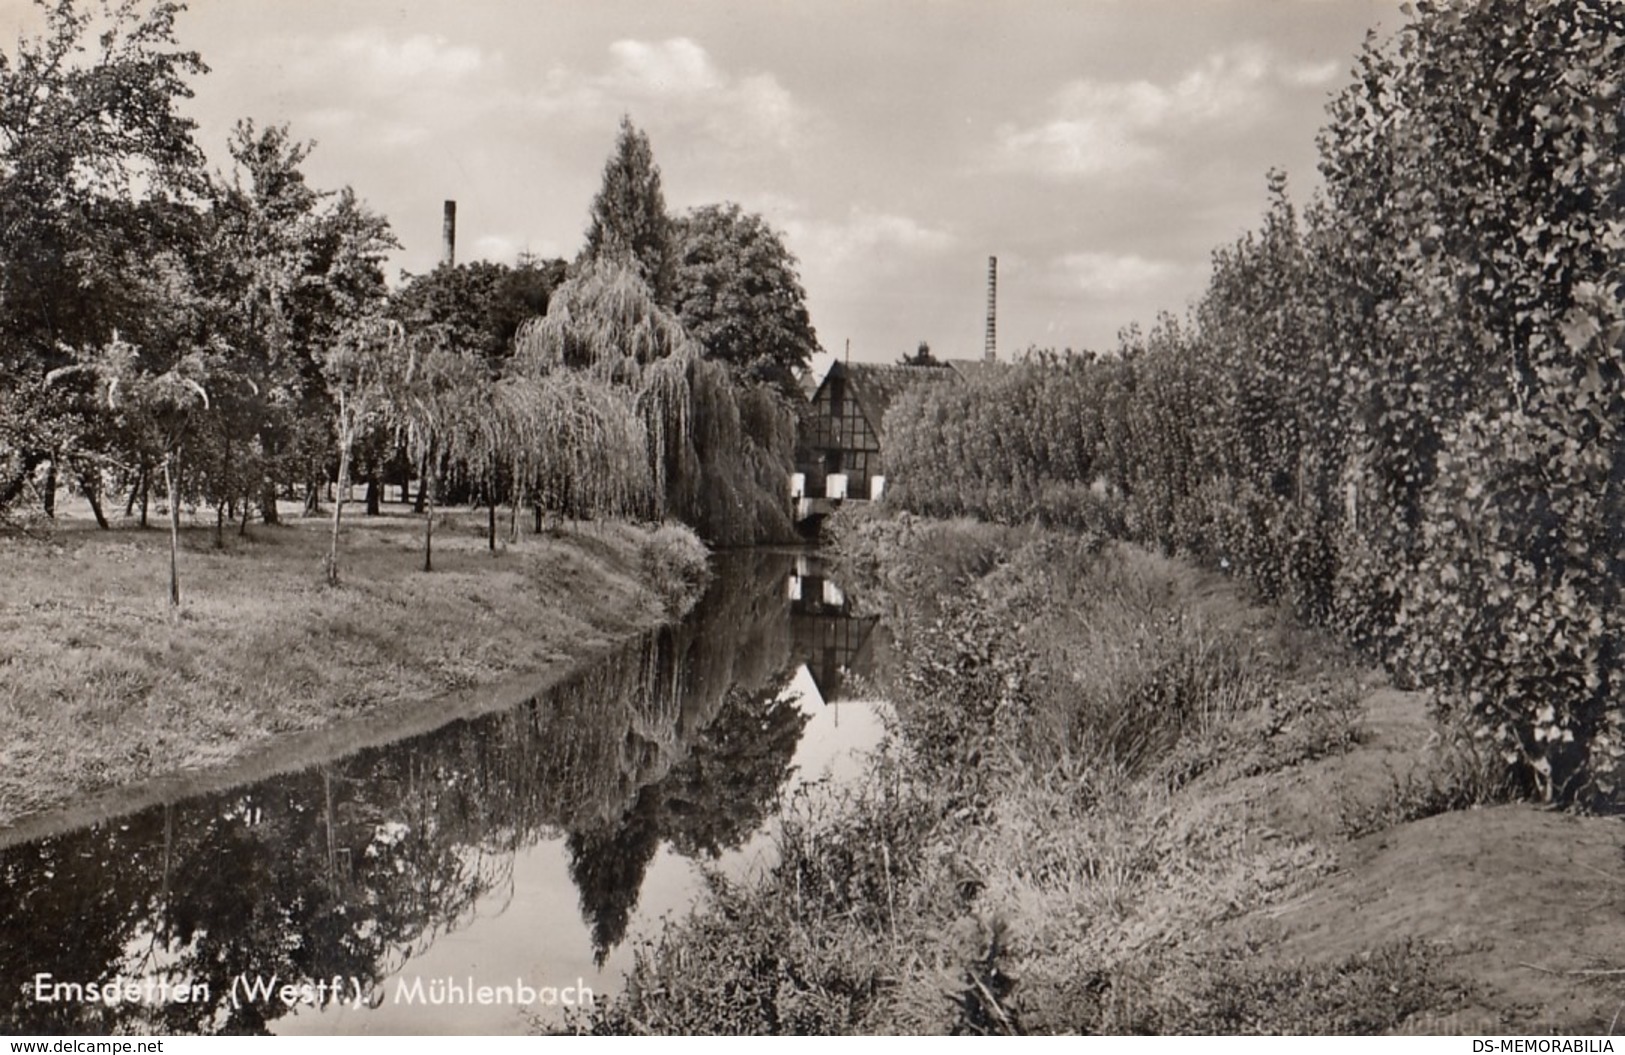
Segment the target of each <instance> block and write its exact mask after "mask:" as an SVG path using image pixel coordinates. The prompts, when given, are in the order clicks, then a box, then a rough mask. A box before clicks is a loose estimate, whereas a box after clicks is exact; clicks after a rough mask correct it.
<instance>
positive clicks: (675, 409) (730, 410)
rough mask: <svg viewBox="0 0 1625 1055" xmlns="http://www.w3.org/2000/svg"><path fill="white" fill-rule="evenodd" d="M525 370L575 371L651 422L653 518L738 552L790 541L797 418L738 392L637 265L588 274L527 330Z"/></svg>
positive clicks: (522, 341)
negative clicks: (681, 524)
mask: <svg viewBox="0 0 1625 1055" xmlns="http://www.w3.org/2000/svg"><path fill="white" fill-rule="evenodd" d="M516 347H517V351H516V352H515V356H514V368H515V370H516V371H518V372H520V373H523V374H524V375H526V376H530V377H543V376H550V375H556V374H559V373H567V372H575V373H577V374H582V375H585V376H587V377H591V378H594V379H596V380H598V381H601V382H604V383H607V384H610V385H613V386H616V387H618V388H620V389H622V390H623V391H627V392H629V393H630V394H631V395H632V397H633V400H634V404H635V406H636V407H637V411H638V414H639V415H640V416H641V418H642V420H643V424H644V434H645V436H646V442H647V460H648V461H647V464H648V469H649V472H648V477H649V480H650V483H651V486H652V488H653V498H654V501H653V503H652V504H651V509H650V512H652V513H654V514H656V515H660V516H665V515H672V516H676V517H678V518H680V519H682V520H683V521H685V522H686V523H689V524H692V525H693V526H694V527H695V528H696V529H697V530H698V531H699V532H700V533H701V534H702V535H704V536H705V537H706V538H708V539H710V540H712V541H715V542H718V543H722V544H737V543H744V542H749V541H759V540H767V539H780V540H784V539H787V538H790V537H793V531H792V529H791V526H790V524H789V519H788V514H787V512H786V510H785V508H784V505H785V503H784V502H782V501H781V500H780V498H779V496H780V494H781V493H782V487H783V481H784V480H785V479H786V478H787V477H788V474H789V471H790V468H789V466H790V462H789V456H790V451H791V446H792V443H793V436H792V434H791V432H792V427H793V425H792V423H793V419H792V418H791V416H790V413H789V411H788V409H787V408H785V407H784V406H783V404H782V402H780V401H776V400H775V399H774V398H773V397H771V396H768V395H764V393H763V391H762V390H761V389H760V388H758V387H756V386H751V387H747V388H739V387H738V386H736V385H734V384H733V382H732V380H731V378H730V377H729V375H728V371H727V369H726V368H725V367H724V366H722V365H721V364H720V363H717V362H715V361H713V360H711V359H709V358H707V357H706V356H705V355H704V352H703V349H701V347H700V346H699V344H698V343H697V342H696V341H695V340H694V339H693V338H692V337H691V336H690V335H689V334H688V332H687V330H685V329H684V328H683V326H682V324H681V323H680V322H678V320H677V318H676V316H674V315H673V314H672V313H671V312H670V311H668V310H666V309H664V308H662V307H660V306H659V305H658V304H657V303H656V302H655V301H654V298H653V297H652V296H651V295H650V294H649V291H648V287H647V286H646V285H644V283H643V282H642V281H641V280H640V279H639V278H638V277H637V275H636V273H635V272H633V271H632V270H630V269H629V268H625V267H621V266H617V265H612V264H599V265H589V266H588V267H585V268H583V269H582V270H581V271H579V272H578V273H577V275H576V276H575V277H573V278H572V279H571V280H570V281H568V282H566V283H565V284H564V285H563V286H561V287H559V290H558V291H557V293H556V295H555V296H554V299H553V304H552V307H551V308H550V310H549V311H548V314H547V316H546V317H545V318H542V319H538V320H535V321H534V322H532V323H531V324H529V325H527V326H526V327H525V328H524V329H522V330H521V331H520V334H519V337H518V339H517V342H516Z"/></svg>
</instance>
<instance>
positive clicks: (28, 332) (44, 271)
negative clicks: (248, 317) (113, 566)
mask: <svg viewBox="0 0 1625 1055" xmlns="http://www.w3.org/2000/svg"><path fill="white" fill-rule="evenodd" d="M37 6H38V7H39V9H40V14H41V16H42V17H43V21H44V29H43V32H42V33H41V34H40V35H38V36H36V37H32V38H26V39H23V40H20V41H19V42H18V43H17V45H16V50H15V51H14V52H13V53H11V54H6V53H4V52H0V407H4V408H5V410H4V412H3V413H0V430H3V431H0V508H4V507H5V506H6V505H7V504H9V503H11V502H13V501H15V499H16V498H17V496H18V495H19V494H20V493H21V491H22V489H23V487H24V485H25V484H26V482H27V480H28V478H29V475H30V474H31V473H32V472H33V470H34V469H35V468H37V467H38V466H40V465H42V464H44V463H46V462H51V463H52V467H53V472H54V467H55V461H54V460H53V459H56V460H60V459H61V457H62V452H63V451H64V449H65V448H68V447H71V446H73V445H74V444H75V443H76V442H77V441H78V440H80V439H82V438H87V430H91V429H93V428H94V425H93V423H96V422H105V419H104V418H102V417H101V416H100V415H98V414H97V413H96V412H95V411H94V410H93V401H92V400H91V399H90V394H89V393H88V392H87V391H84V390H83V389H82V387H79V386H77V385H76V384H75V383H70V384H68V385H65V386H61V387H57V386H53V387H52V388H51V389H50V390H47V389H46V388H45V386H44V377H45V375H46V374H47V372H49V371H50V370H52V369H55V368H57V367H60V366H63V365H67V363H68V357H67V356H66V355H64V353H62V352H61V350H60V349H61V348H62V347H63V346H67V347H73V348H81V347H86V346H88V345H91V344H101V343H105V342H107V341H109V340H110V339H111V335H112V331H113V330H114V329H115V328H118V327H123V328H126V329H128V328H129V327H130V325H131V323H132V321H133V320H132V318H131V312H132V311H135V310H139V305H138V301H139V297H138V296H132V295H131V294H130V292H129V290H130V287H131V285H132V276H131V273H130V270H129V268H130V267H132V266H133V267H135V268H136V270H137V272H139V270H140V268H141V267H142V266H143V265H144V263H145V261H146V260H147V259H149V258H150V256H151V252H150V249H151V246H150V241H149V239H148V237H147V228H146V226H145V225H146V224H147V223H148V222H150V221H151V220H152V219H153V218H154V217H155V215H156V209H157V208H158V206H159V205H160V204H161V203H162V202H164V201H165V200H166V199H170V198H173V197H174V196H175V195H178V194H184V193H185V192H186V191H187V190H189V189H195V188H196V187H197V186H198V184H199V182H200V179H201V154H200V153H199V151H198V149H197V147H196V145H195V143H194V142H193V138H192V134H193V128H194V125H193V122H192V121H191V120H190V119H189V118H187V117H185V116H183V115H182V114H181V113H180V111H179V108H178V102H179V100H182V99H185V98H188V97H190V96H191V94H192V93H191V88H190V86H189V84H188V79H189V78H190V77H192V76H195V75H198V74H201V73H203V72H206V67H205V66H204V65H203V63H202V61H201V60H200V59H199V57H198V56H197V54H196V53H195V52H191V51H187V50H184V49H181V48H180V47H178V46H177V45H176V42H175V36H174V20H175V16H176V15H177V13H178V12H179V11H180V9H181V5H180V4H179V3H174V2H167V0H160V2H156V3H153V4H150V5H141V4H136V3H128V4H119V5H116V6H115V5H113V4H110V3H103V4H97V5H92V4H88V3H85V4H80V3H76V2H74V0H56V2H54V3H45V2H43V0H39V2H38V3H37ZM88 438H89V439H90V440H91V443H90V444H89V446H88V447H87V448H84V449H86V450H89V451H98V450H99V451H101V452H102V456H105V453H106V444H105V442H102V441H104V440H105V439H106V437H105V436H103V437H101V438H100V439H97V438H96V437H94V436H89V437H88ZM99 467H100V466H99V463H98V465H97V468H98V471H99ZM94 486H95V485H94V484H93V483H92V482H91V481H90V480H89V479H87V480H86V487H87V489H92V490H94Z"/></svg>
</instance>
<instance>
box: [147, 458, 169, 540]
mask: <svg viewBox="0 0 1625 1055" xmlns="http://www.w3.org/2000/svg"><path fill="white" fill-rule="evenodd" d="M164 464H165V465H166V466H167V465H168V464H169V463H168V462H165V463H164ZM151 498H152V473H151V472H149V471H148V470H147V468H146V467H145V466H142V468H141V526H142V527H143V528H145V527H146V526H147V504H148V502H149V501H150V500H151Z"/></svg>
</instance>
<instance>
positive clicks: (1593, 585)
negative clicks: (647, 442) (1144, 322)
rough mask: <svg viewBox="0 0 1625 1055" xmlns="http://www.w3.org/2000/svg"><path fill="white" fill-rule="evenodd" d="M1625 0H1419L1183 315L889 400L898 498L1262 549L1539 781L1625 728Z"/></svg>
mask: <svg viewBox="0 0 1625 1055" xmlns="http://www.w3.org/2000/svg"><path fill="white" fill-rule="evenodd" d="M1622 52H1625V9H1622V8H1621V7H1620V5H1617V4H1610V3H1601V2H1590V0H1587V2H1580V3H1575V4H1561V5H1553V4H1542V3H1537V2H1533V0H1499V2H1495V3H1477V2H1466V0H1442V2H1436V3H1428V4H1418V5H1416V14H1415V15H1414V16H1413V18H1412V21H1411V22H1410V24H1409V25H1407V26H1405V27H1404V28H1402V29H1401V30H1400V31H1399V32H1398V33H1397V34H1396V35H1395V37H1394V39H1392V40H1391V41H1389V42H1387V43H1386V44H1380V43H1376V42H1371V43H1368V45H1367V46H1366V48H1365V49H1364V50H1363V51H1362V53H1361V54H1360V55H1359V57H1358V59H1357V61H1356V66H1355V71H1354V73H1355V78H1354V80H1353V81H1352V83H1350V85H1349V86H1348V87H1347V88H1345V89H1344V90H1343V91H1342V92H1341V93H1339V94H1338V95H1337V96H1336V97H1335V98H1334V99H1333V101H1332V103H1331V104H1330V106H1329V107H1328V114H1329V121H1328V123H1327V125H1326V127H1325V128H1324V129H1323V130H1322V133H1321V136H1320V138H1319V145H1320V154H1321V162H1320V170H1321V174H1322V176H1323V178H1324V184H1325V191H1324V193H1323V195H1322V196H1318V197H1317V198H1316V200H1315V201H1314V202H1313V203H1312V204H1311V205H1310V206H1309V208H1307V209H1305V210H1303V211H1302V212H1300V211H1299V210H1297V209H1295V208H1294V207H1293V205H1292V204H1291V203H1290V201H1289V200H1288V197H1287V194H1286V183H1285V177H1284V176H1282V175H1280V174H1279V173H1275V174H1272V176H1271V181H1270V184H1271V185H1270V206H1269V210H1268V212H1267V214H1266V216H1265V218H1264V221H1263V223H1262V225H1261V227H1260V229H1259V230H1258V231H1256V232H1254V233H1252V234H1249V235H1248V236H1246V237H1245V238H1243V239H1242V240H1240V241H1239V242H1237V243H1236V244H1234V245H1232V246H1228V247H1224V248H1221V249H1220V250H1218V251H1217V252H1216V253H1215V254H1214V261H1213V270H1212V278H1211V281H1210V283H1209V286H1208V289H1207V291H1206V293H1205V294H1204V296H1203V297H1202V298H1201V299H1200V301H1199V302H1198V304H1197V305H1196V307H1195V309H1194V311H1193V313H1192V314H1191V316H1190V317H1189V318H1187V319H1185V320H1177V319H1174V318H1172V317H1165V318H1163V319H1162V320H1160V321H1159V322H1158V323H1157V325H1156V326H1155V327H1153V328H1152V329H1151V330H1150V331H1149V332H1143V333H1142V332H1139V331H1137V330H1135V331H1131V332H1129V333H1128V334H1127V336H1126V337H1125V338H1124V340H1123V342H1122V345H1121V347H1120V348H1119V349H1118V354H1116V355H1113V356H1106V357H1101V358H1089V357H1072V358H1068V359H1060V358H1048V359H1045V358H1042V357H1034V358H1033V359H1031V360H1030V361H1028V362H1027V363H1025V364H1020V365H1017V366H1014V367H1012V368H1009V369H1007V370H1005V371H1003V372H1002V373H995V372H988V373H986V374H984V375H982V376H979V377H977V378H974V379H970V380H968V381H967V382H966V383H964V384H961V385H943V386H936V387H935V388H932V389H924V388H922V389H920V390H918V391H916V392H913V393H910V394H909V395H907V396H906V397H904V398H902V399H900V400H898V402H897V403H896V404H895V405H894V406H893V407H892V408H891V409H890V410H889V411H888V416H887V423H886V426H887V444H888V448H887V452H886V457H887V467H888V472H887V476H888V480H889V482H890V485H891V488H892V495H893V497H894V498H895V499H896V500H898V501H901V502H902V503H903V504H905V505H906V506H907V507H908V508H910V509H912V510H914V511H915V512H920V513H926V514H930V515H936V516H958V515H966V516H976V517H982V518H987V519H993V520H998V521H1002V522H1006V523H1021V522H1025V521H1027V520H1030V519H1033V518H1040V519H1042V520H1044V521H1046V522H1050V523H1063V524H1069V525H1072V526H1077V527H1084V528H1088V529H1092V530H1096V531H1100V532H1103V533H1105V534H1108V535H1111V536H1113V537H1119V538H1126V539H1130V540H1133V541H1136V542H1139V543H1142V544H1144V545H1148V546H1154V547H1157V548H1159V549H1162V550H1164V551H1167V552H1174V553H1180V554H1186V555H1190V556H1192V557H1194V558H1196V559H1198V560H1199V561H1201V562H1202V563H1204V564H1206V565H1208V566H1213V567H1223V568H1227V569H1230V570H1232V571H1234V572H1237V573H1239V574H1241V575H1243V576H1245V577H1246V578H1247V579H1248V580H1250V581H1251V582H1252V583H1253V584H1254V585H1255V586H1256V587H1257V588H1258V589H1259V590H1260V592H1261V593H1262V594H1263V595H1264V596H1265V597H1267V598H1271V599H1274V598H1282V599H1285V600H1287V601H1290V602H1291V603H1292V604H1293V605H1294V607H1295V608H1296V609H1297V610H1298V611H1299V612H1300V613H1301V614H1303V615H1304V616H1306V617H1308V618H1309V619H1310V620H1312V621H1315V622H1320V623H1325V624H1328V625H1333V626H1336V627H1338V628H1340V629H1341V630H1344V631H1346V632H1347V633H1349V634H1350V635H1351V636H1352V638H1353V639H1354V641H1355V643H1357V644H1358V645H1360V646H1362V647H1365V648H1369V649H1372V650H1373V651H1375V652H1376V653H1378V654H1380V655H1381V656H1382V657H1383V659H1384V660H1385V662H1386V663H1387V664H1388V665H1389V668H1390V669H1391V670H1393V671H1394V672H1395V674H1396V675H1397V676H1399V677H1401V678H1402V679H1404V680H1406V681H1407V682H1409V683H1413V684H1416V685H1419V686H1422V687H1425V688H1427V689H1429V690H1430V691H1431V692H1432V694H1433V696H1434V699H1435V701H1436V703H1437V704H1438V706H1439V707H1440V708H1441V709H1442V710H1443V711H1444V712H1446V713H1447V714H1449V715H1451V716H1454V717H1459V718H1461V719H1463V720H1465V721H1467V722H1469V723H1471V724H1472V725H1473V727H1474V728H1475V729H1476V730H1477V732H1478V733H1479V735H1481V736H1482V737H1483V738H1484V740H1485V742H1486V743H1488V744H1491V745H1493V746H1494V749H1495V750H1496V751H1497V752H1499V753H1500V754H1501V756H1502V758H1503V760H1504V762H1505V764H1506V765H1507V767H1508V770H1509V772H1511V773H1512V774H1513V775H1514V776H1516V778H1517V779H1518V781H1519V782H1520V784H1521V785H1522V786H1523V787H1524V789H1525V790H1526V791H1527V792H1528V793H1530V794H1531V795H1534V796H1538V797H1541V798H1543V799H1547V800H1552V801H1557V802H1564V803H1568V802H1580V803H1587V804H1593V805H1603V804H1606V803H1608V802H1610V801H1612V800H1613V799H1614V798H1615V796H1616V792H1617V787H1618V781H1619V769H1620V765H1621V762H1622V759H1625V741H1622V734H1625V730H1622V729H1621V728H1620V714H1621V712H1622V705H1625V698H1622V691H1621V687H1622V678H1621V657H1622V656H1625V623H1622V621H1621V620H1620V619H1619V618H1618V612H1619V610H1620V606H1621V603H1622V601H1625V549H1622V547H1621V540H1622V539H1625V433H1622V432H1621V423H1622V422H1625V298H1622V297H1621V296H1620V290H1621V289H1622V288H1625V194H1622V193H1621V188H1622V186H1625V160H1622V158H1625V150H1622V147H1625V110H1622V108H1621V105H1620V98H1621V91H1622V90H1625V89H1622V86H1621V83H1620V78H1619V75H1618V70H1619V61H1620V60H1619V56H1620V55H1621V53H1622Z"/></svg>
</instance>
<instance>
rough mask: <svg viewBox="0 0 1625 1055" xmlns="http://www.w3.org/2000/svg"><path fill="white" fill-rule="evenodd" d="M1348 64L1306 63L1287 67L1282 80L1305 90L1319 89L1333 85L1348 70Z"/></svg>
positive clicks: (1335, 62) (1283, 71)
mask: <svg viewBox="0 0 1625 1055" xmlns="http://www.w3.org/2000/svg"><path fill="white" fill-rule="evenodd" d="M1347 66H1348V63H1345V62H1337V61H1335V60H1333V61H1331V62H1319V63H1316V62H1304V63H1300V64H1298V65H1296V66H1287V67H1285V68H1284V69H1282V70H1281V78H1282V80H1285V81H1286V82H1287V83H1288V84H1296V85H1298V86H1300V87H1304V88H1319V87H1323V86H1325V85H1328V84H1331V83H1332V82H1333V81H1335V80H1336V79H1337V78H1338V76H1339V75H1340V74H1342V72H1343V71H1344V69H1345V68H1347Z"/></svg>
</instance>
